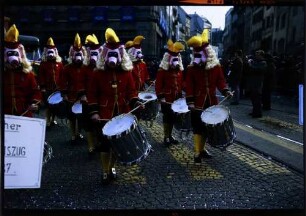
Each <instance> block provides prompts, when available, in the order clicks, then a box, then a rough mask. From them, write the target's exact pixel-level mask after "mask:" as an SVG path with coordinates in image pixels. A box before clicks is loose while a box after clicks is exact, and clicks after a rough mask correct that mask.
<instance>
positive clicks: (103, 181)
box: [101, 173, 111, 185]
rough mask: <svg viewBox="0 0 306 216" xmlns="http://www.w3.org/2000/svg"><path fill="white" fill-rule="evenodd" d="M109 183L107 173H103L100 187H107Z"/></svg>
mask: <svg viewBox="0 0 306 216" xmlns="http://www.w3.org/2000/svg"><path fill="white" fill-rule="evenodd" d="M110 181H111V180H110V175H109V174H108V173H103V174H102V178H101V183H102V185H109V184H110Z"/></svg>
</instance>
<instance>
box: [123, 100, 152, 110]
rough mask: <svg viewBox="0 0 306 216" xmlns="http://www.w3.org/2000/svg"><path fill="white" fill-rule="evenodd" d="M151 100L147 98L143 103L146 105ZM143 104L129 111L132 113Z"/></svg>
mask: <svg viewBox="0 0 306 216" xmlns="http://www.w3.org/2000/svg"><path fill="white" fill-rule="evenodd" d="M150 101H151V100H147V101H145V102H144V103H142V105H145V104H146V103H148V102H150ZM142 105H139V106H137V107H135V108H134V109H132V110H131V111H130V112H128V113H132V112H134V111H135V110H137V109H138V108H139V107H141V106H142Z"/></svg>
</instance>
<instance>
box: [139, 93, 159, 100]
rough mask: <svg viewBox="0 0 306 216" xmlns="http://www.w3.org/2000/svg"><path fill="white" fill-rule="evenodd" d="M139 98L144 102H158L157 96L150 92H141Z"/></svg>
mask: <svg viewBox="0 0 306 216" xmlns="http://www.w3.org/2000/svg"><path fill="white" fill-rule="evenodd" d="M138 98H139V99H141V100H144V101H150V100H156V99H157V96H156V94H154V93H150V92H139V93H138Z"/></svg>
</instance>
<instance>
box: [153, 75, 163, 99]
mask: <svg viewBox="0 0 306 216" xmlns="http://www.w3.org/2000/svg"><path fill="white" fill-rule="evenodd" d="M163 80H164V70H162V69H159V70H158V71H157V75H156V81H155V92H156V96H157V97H158V99H161V98H164V97H165V96H164V92H163Z"/></svg>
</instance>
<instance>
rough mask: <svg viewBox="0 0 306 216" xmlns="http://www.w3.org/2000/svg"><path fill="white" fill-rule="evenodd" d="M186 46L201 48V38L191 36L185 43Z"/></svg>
mask: <svg viewBox="0 0 306 216" xmlns="http://www.w3.org/2000/svg"><path fill="white" fill-rule="evenodd" d="M187 45H188V46H190V47H193V48H196V47H201V46H202V37H200V36H193V37H191V38H190V39H189V40H188V41H187Z"/></svg>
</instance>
